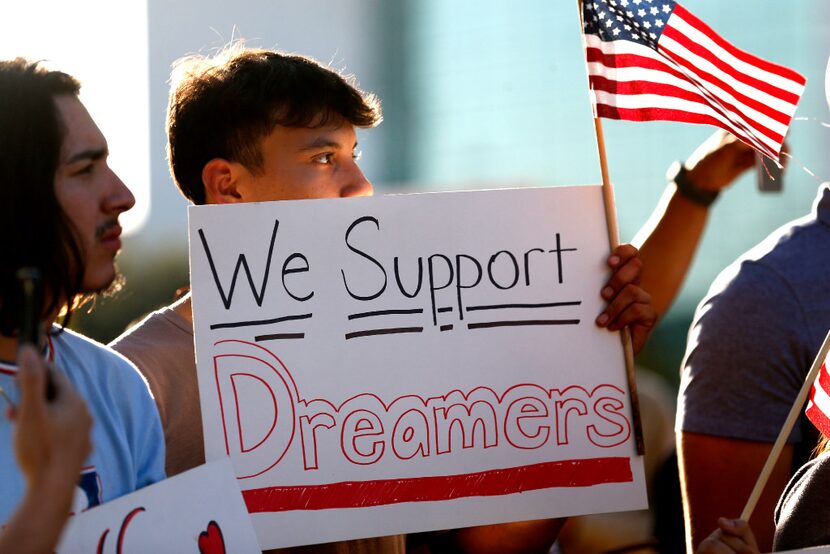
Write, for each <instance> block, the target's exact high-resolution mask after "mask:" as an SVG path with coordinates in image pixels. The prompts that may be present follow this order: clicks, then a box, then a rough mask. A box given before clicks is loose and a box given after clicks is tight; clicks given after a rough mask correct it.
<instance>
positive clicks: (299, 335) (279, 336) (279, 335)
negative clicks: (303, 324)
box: [254, 333, 305, 342]
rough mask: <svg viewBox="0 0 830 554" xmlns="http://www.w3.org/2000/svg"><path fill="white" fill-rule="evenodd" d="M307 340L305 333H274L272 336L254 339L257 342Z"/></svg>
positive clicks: (261, 336) (259, 336) (260, 336)
mask: <svg viewBox="0 0 830 554" xmlns="http://www.w3.org/2000/svg"><path fill="white" fill-rule="evenodd" d="M302 338H305V333H274V334H272V335H258V336H256V337H254V340H255V341H257V342H262V341H264V340H283V339H302Z"/></svg>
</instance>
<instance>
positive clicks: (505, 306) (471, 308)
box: [466, 300, 582, 312]
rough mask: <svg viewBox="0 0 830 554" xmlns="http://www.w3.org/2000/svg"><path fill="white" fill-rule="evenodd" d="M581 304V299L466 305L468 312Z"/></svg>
mask: <svg viewBox="0 0 830 554" xmlns="http://www.w3.org/2000/svg"><path fill="white" fill-rule="evenodd" d="M580 304H582V301H581V300H575V301H573V302H546V303H543V304H491V305H488V306H467V308H466V309H467V311H468V312H477V311H479V310H503V309H510V308H558V307H562V306H579V305H580Z"/></svg>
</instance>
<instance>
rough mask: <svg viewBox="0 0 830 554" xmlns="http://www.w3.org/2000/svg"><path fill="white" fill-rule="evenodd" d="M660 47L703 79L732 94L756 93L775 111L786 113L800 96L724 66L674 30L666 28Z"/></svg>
mask: <svg viewBox="0 0 830 554" xmlns="http://www.w3.org/2000/svg"><path fill="white" fill-rule="evenodd" d="M658 49H660V50H662V51H664V52H665V53H666V54H667V55H668V56H669V57H670V58H671V59H672V60H673V61H674V62H675V63H679V64H680V65H682V66H683V67H685V68H686V69H687V70H688V71H691V72H692V73H694V74H695V75H698V76H699V77H700V78H701V79H703V80H705V81H707V82H709V83H712V84H714V85H717V86H718V87H719V88H721V89H723V90H725V91H728V92H729V93H731V94H733V95H738V94H739V95H741V96H742V97H744V98H748V96H747V95H748V94H752V95H755V96H756V97H757V98H758V103H764V104H767V105H769V106H770V108H771V109H772V110H774V111H776V112H779V113H782V114H786V113H787V112H788V111H789V110H790V109H791V108H792V106H793V103H794V102H795V101H796V100H798V97H797V96H796V95H794V94H792V93H790V92H786V91H783V90H781V89H779V88H777V87H773V86H770V85H769V84H767V83H764V82H763V81H760V80H758V79H755V78H754V77H752V78H750V77H749V76H747V75H745V74H741V73H740V72H738V71H735V70H734V69H732V68H729V67H728V66H727V67H726V68H724V67H723V66H724V64H723V63H722V61H721V62H718V61H716V60H715V59H713V58H712V53H711V52H709V51H708V50H706V49H705V48H703V46H702V45H700V44H695V43H693V42H692V41H691V40H690V39H689V38H688V37H685V36H683V35H681V34H679V33H676V32H672V30H671V29H666V32H665V33H664V34H663V38H662V39H661V40H660V44H659V45H658ZM785 123H786V122H785Z"/></svg>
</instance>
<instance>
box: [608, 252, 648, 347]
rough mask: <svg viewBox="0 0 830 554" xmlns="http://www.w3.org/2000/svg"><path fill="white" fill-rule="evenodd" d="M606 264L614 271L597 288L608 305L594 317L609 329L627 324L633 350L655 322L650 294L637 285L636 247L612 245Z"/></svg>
mask: <svg viewBox="0 0 830 554" xmlns="http://www.w3.org/2000/svg"><path fill="white" fill-rule="evenodd" d="M608 266H609V267H611V269H613V271H614V272H613V273H612V275H611V278H610V279H609V280H608V283H606V285H605V286H604V287H603V288H602V292H601V294H602V297H603V298H604V299H605V300H606V301H607V302H608V305H607V306H606V307H605V310H604V311H603V312H602V313H601V314H600V315H599V317H597V325H599V326H600V327H606V328H607V329H608V330H609V331H619V330H620V329H622V328H623V327H625V326H628V327H629V328H630V329H631V340H632V343H633V347H634V353H635V354H636V353H637V352H639V351H640V348H642V347H643V344H645V342H646V339H648V336H649V334H651V330H652V329H653V328H654V324H655V323H656V322H657V312H655V311H654V306H653V305H652V303H651V296H649V294H648V293H647V292H646V291H645V290H643V289H642V288H640V287H639V286H638V285H639V283H640V272H641V270H642V262H641V261H640V259H639V258H638V257H637V249H636V248H634V247H633V246H631V245H630V244H622V245H620V246H618V247H616V248H615V249H614V251H613V252H612V253H611V256H609V257H608Z"/></svg>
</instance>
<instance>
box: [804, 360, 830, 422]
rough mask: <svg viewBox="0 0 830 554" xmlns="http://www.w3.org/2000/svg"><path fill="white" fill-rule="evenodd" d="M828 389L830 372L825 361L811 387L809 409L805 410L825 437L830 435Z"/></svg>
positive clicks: (829, 386) (829, 397)
mask: <svg viewBox="0 0 830 554" xmlns="http://www.w3.org/2000/svg"><path fill="white" fill-rule="evenodd" d="M828 390H830V374H828V373H827V365H826V361H825V363H824V364H822V366H821V369H820V370H819V374H818V377H817V378H816V380H815V381H814V382H813V387H812V389H810V401H809V402H808V403H807V409H806V410H805V414H806V415H807V418H808V419H809V420H810V421H812V422H813V425H815V426H816V428H818V430H819V431H821V432H822V434H823V435H824V436H825V437H830V418H828V417H827V414H830V396H828V393H827V391H828Z"/></svg>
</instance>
